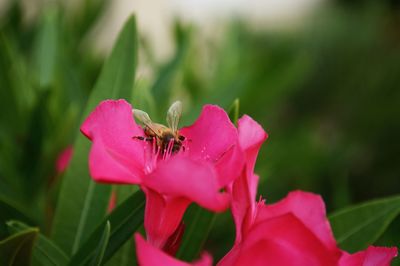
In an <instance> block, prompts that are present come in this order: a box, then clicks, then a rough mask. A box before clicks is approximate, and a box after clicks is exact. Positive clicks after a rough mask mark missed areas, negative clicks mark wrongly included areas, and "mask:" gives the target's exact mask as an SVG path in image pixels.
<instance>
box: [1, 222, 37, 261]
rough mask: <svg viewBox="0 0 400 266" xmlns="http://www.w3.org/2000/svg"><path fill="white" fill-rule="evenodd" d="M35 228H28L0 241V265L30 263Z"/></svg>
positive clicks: (35, 234)
mask: <svg viewBox="0 0 400 266" xmlns="http://www.w3.org/2000/svg"><path fill="white" fill-rule="evenodd" d="M38 233H39V230H38V229H37V228H29V229H26V230H24V231H22V232H19V233H17V234H15V235H12V236H10V237H8V238H6V239H4V240H2V241H0V265H4V266H19V265H31V257H32V249H33V244H34V242H35V239H36V236H37V234H38Z"/></svg>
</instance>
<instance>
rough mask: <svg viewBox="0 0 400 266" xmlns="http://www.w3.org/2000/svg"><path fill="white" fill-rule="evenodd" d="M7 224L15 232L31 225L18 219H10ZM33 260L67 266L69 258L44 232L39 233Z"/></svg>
mask: <svg viewBox="0 0 400 266" xmlns="http://www.w3.org/2000/svg"><path fill="white" fill-rule="evenodd" d="M7 226H8V229H9V231H10V232H12V233H14V234H15V233H19V232H23V231H25V230H28V229H30V227H29V226H27V225H26V224H24V223H21V222H18V221H9V222H7ZM32 261H33V265H41V266H54V265H57V266H65V265H67V264H68V262H69V258H68V256H67V255H65V253H64V252H63V251H62V250H61V249H60V248H59V247H57V246H56V245H55V244H54V243H53V242H51V241H50V240H49V239H47V238H46V237H45V236H43V235H42V234H38V238H37V241H36V242H35V244H34V246H33V255H32Z"/></svg>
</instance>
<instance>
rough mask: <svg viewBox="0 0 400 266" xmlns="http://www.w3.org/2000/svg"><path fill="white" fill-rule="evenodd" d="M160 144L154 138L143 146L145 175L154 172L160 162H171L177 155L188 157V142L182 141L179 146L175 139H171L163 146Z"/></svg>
mask: <svg viewBox="0 0 400 266" xmlns="http://www.w3.org/2000/svg"><path fill="white" fill-rule="evenodd" d="M159 142H160V140H157V138H153V139H152V140H151V141H148V142H147V143H145V144H144V145H143V147H144V148H143V152H144V166H145V167H144V170H145V174H149V173H151V172H153V171H154V169H155V168H156V167H157V163H158V162H159V161H165V160H169V159H170V158H171V157H172V156H176V155H179V156H186V155H187V154H188V151H189V147H188V145H187V141H182V142H181V143H180V144H179V145H177V144H176V142H175V140H174V139H169V140H168V142H163V143H162V144H161V145H160V143H159Z"/></svg>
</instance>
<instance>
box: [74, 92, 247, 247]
mask: <svg viewBox="0 0 400 266" xmlns="http://www.w3.org/2000/svg"><path fill="white" fill-rule="evenodd" d="M81 131H82V133H83V134H84V135H85V136H86V137H88V138H89V139H90V140H91V141H92V142H93V144H92V148H91V151H90V155H89V170H90V173H91V175H92V177H93V179H94V180H96V181H98V182H105V183H122V184H123V183H125V184H139V185H141V186H142V189H143V190H144V192H145V193H146V196H147V201H146V210H145V229H146V233H147V237H148V240H149V241H150V243H151V244H152V245H155V246H157V247H163V248H166V247H164V244H165V243H166V242H167V241H168V239H169V238H170V237H171V236H172V235H173V233H174V232H175V231H176V229H177V227H178V226H179V224H180V221H181V219H182V216H183V213H184V212H185V210H186V208H187V206H188V205H189V204H190V203H191V202H196V203H197V204H199V205H200V206H202V207H204V208H206V209H209V210H212V211H223V210H225V209H226V208H227V207H228V206H229V200H230V195H229V194H228V193H225V192H221V189H223V188H224V187H226V186H227V185H228V184H230V183H232V181H233V180H234V179H236V178H237V177H238V176H239V174H240V172H241V169H242V167H243V164H244V160H243V153H242V150H241V148H240V146H239V139H238V131H237V129H236V128H235V126H234V125H233V124H232V123H231V121H230V120H229V117H228V116H227V114H226V113H225V111H224V110H223V109H221V108H220V107H218V106H214V105H206V106H204V107H203V110H202V112H201V114H200V117H199V118H198V119H197V121H196V122H195V123H194V124H193V125H192V126H189V127H185V128H182V129H180V131H179V132H180V134H181V135H183V136H184V137H185V138H186V140H187V141H185V142H184V144H183V145H184V148H182V149H181V150H180V151H179V152H178V153H176V154H175V153H174V154H173V153H172V152H171V151H170V150H169V151H167V152H162V151H160V149H159V148H158V147H157V146H156V144H155V142H153V143H152V142H146V141H142V140H139V139H137V138H133V137H137V136H145V135H144V132H143V129H142V128H141V127H140V126H138V125H137V124H136V122H135V120H134V119H133V113H132V107H131V105H130V104H128V103H127V102H126V101H124V100H117V101H114V100H107V101H103V102H102V103H100V104H99V105H98V106H97V107H96V109H95V110H94V111H93V112H92V113H91V114H90V115H89V117H88V118H87V119H86V120H85V121H84V123H83V124H82V126H81Z"/></svg>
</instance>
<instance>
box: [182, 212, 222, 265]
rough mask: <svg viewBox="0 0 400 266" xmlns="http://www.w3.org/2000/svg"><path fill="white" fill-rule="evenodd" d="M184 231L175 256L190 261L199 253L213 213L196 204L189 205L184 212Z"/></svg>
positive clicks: (208, 230)
mask: <svg viewBox="0 0 400 266" xmlns="http://www.w3.org/2000/svg"><path fill="white" fill-rule="evenodd" d="M185 217H187V219H186V220H185V224H186V227H185V233H184V235H183V239H182V244H181V247H180V248H179V250H178V253H177V257H178V258H180V259H182V260H185V261H192V260H194V259H196V258H197V256H198V255H199V253H200V251H201V249H202V247H203V245H204V243H205V241H206V239H207V237H208V234H209V233H210V230H211V227H212V225H213V223H214V220H215V213H212V212H209V211H207V210H205V209H203V208H200V207H199V206H197V205H193V206H191V207H190V208H189V209H188V211H187V213H186V214H185Z"/></svg>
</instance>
